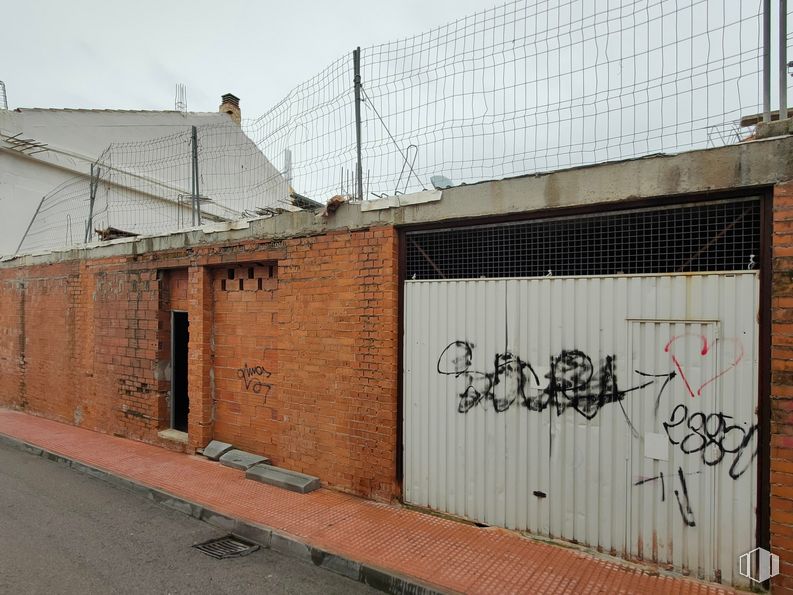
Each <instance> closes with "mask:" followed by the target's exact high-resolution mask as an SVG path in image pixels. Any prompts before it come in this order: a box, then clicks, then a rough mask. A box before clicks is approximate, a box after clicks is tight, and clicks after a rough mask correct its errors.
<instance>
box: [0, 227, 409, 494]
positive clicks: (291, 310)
mask: <svg viewBox="0 0 793 595" xmlns="http://www.w3.org/2000/svg"><path fill="white" fill-rule="evenodd" d="M396 238H397V236H396V232H395V231H394V230H393V229H392V228H379V229H370V230H363V231H354V232H350V231H339V232H332V233H328V234H325V235H318V236H312V237H306V238H294V239H288V240H284V241H283V242H277V243H273V242H255V241H248V242H245V243H244V244H240V245H236V246H222V245H216V246H203V247H200V248H194V249H192V250H191V251H190V252H189V253H188V251H186V250H185V251H181V252H174V253H169V254H157V253H152V254H144V255H138V256H136V257H134V258H133V257H130V258H116V259H105V260H89V261H84V262H77V261H74V262H70V263H64V264H57V265H49V266H41V267H30V268H16V269H5V270H0V307H1V308H2V310H0V373H1V374H0V390H2V392H1V393H0V404H3V405H5V406H12V407H18V408H22V409H24V410H26V411H29V412H31V413H35V414H39V415H44V416H47V417H51V418H53V419H58V420H61V421H65V422H67V423H73V424H78V425H82V426H84V427H88V428H91V429H95V430H99V431H103V432H108V433H113V434H117V435H121V436H125V437H129V438H133V439H137V440H144V441H147V442H154V443H160V444H165V443H164V442H162V441H161V440H160V439H159V438H158V435H157V432H158V431H159V430H162V429H165V428H167V427H168V425H169V422H170V414H169V406H168V401H167V395H168V391H169V390H170V378H169V376H168V372H167V371H168V370H169V361H168V360H169V359H170V330H169V324H170V311H171V310H186V311H187V312H188V318H189V323H190V342H189V355H188V384H189V388H188V390H189V396H190V416H189V421H188V434H189V444H190V447H192V448H196V447H200V446H203V445H205V444H206V443H207V442H208V441H209V440H211V439H212V438H213V437H215V438H218V439H221V440H226V441H229V442H232V443H233V444H235V445H236V446H239V447H241V448H244V449H247V450H250V451H253V452H258V453H262V454H265V455H267V456H269V457H270V458H271V459H272V460H273V462H274V463H275V464H277V465H282V466H284V467H287V468H290V469H294V470H297V471H302V472H305V473H310V474H313V475H317V476H319V477H320V478H321V479H322V481H323V482H324V483H325V484H326V485H330V486H333V487H336V488H338V489H342V490H345V491H350V492H354V493H357V494H360V495H364V496H368V497H373V498H377V499H383V500H388V499H391V498H393V497H394V496H395V495H398V491H397V490H398V482H397V481H396V448H397V427H398V424H397V401H398V394H397V376H398V370H397V333H398V328H397V323H398V311H397V296H398V293H397V292H398V284H397V239H396ZM230 270H233V271H234V273H233V276H234V278H233V279H230V278H229V277H230V274H229V271H230ZM240 282H242V287H241V288H240ZM249 368H250V369H253V372H249V371H248V369H249ZM265 370H266V372H265ZM246 381H247V386H246ZM257 382H260V383H261V384H260V385H258V384H256V383H257ZM265 385H268V386H265Z"/></svg>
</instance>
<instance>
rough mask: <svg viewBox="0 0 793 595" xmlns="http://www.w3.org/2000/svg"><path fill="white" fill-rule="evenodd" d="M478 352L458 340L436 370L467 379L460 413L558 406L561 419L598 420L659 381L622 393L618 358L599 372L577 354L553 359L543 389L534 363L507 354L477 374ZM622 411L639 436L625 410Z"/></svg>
mask: <svg viewBox="0 0 793 595" xmlns="http://www.w3.org/2000/svg"><path fill="white" fill-rule="evenodd" d="M473 350H474V344H473V343H471V342H470V341H453V342H452V343H450V344H449V345H447V346H446V348H445V349H444V350H443V351H442V352H441V355H440V357H439V358H438V363H437V366H436V369H437V371H438V373H439V374H444V375H450V376H454V377H457V378H462V379H463V380H464V388H463V390H462V392H460V393H459V394H458V396H459V398H460V402H459V404H458V407H457V410H458V411H459V412H460V413H467V412H468V411H470V410H471V409H472V408H473V407H475V406H477V405H479V404H481V403H484V402H488V401H489V402H491V403H492V404H493V408H494V409H495V410H496V411H497V412H499V413H500V412H503V411H506V410H507V409H509V408H510V407H511V406H512V405H513V404H514V403H515V402H518V403H519V404H520V405H522V406H524V407H526V408H528V409H529V410H531V411H544V410H545V409H547V408H549V407H553V409H554V410H555V411H556V414H557V415H561V414H562V413H564V411H566V410H567V409H569V408H572V409H574V410H575V411H577V412H578V413H579V414H580V415H582V416H584V417H585V418H587V419H593V418H594V417H595V416H596V415H597V414H598V412H599V411H600V410H601V409H602V408H603V407H605V406H606V405H608V404H611V403H618V404H619V406H620V408H622V403H621V401H622V400H623V399H624V398H625V395H626V394H627V393H629V392H632V391H635V390H639V389H641V388H644V387H646V386H649V385H650V384H652V383H653V382H655V381H654V380H650V381H648V382H646V383H644V384H641V385H639V386H635V387H633V388H629V389H625V390H621V389H620V388H619V386H618V383H617V376H616V373H615V357H614V356H613V355H609V356H606V357H605V358H604V359H603V361H602V362H601V364H600V366H599V367H597V368H596V367H595V365H594V364H593V363H592V359H591V358H590V357H589V356H588V355H587V354H586V353H584V352H583V351H580V350H577V349H573V350H565V351H562V352H561V353H560V354H559V355H557V356H552V357H551V358H550V371H549V372H548V373H547V374H546V375H545V379H546V380H547V382H546V386H545V387H544V388H542V389H540V379H539V377H538V376H537V373H536V372H535V371H534V368H533V367H532V366H531V364H530V363H529V362H526V361H524V360H522V359H521V358H520V357H518V356H516V355H515V354H513V353H511V352H509V351H506V352H504V353H497V354H495V356H494V358H493V368H492V372H491V371H488V372H484V371H480V370H472V369H471V365H472V360H473ZM532 383H533V384H532ZM622 411H623V414H624V415H625V418H626V420H627V421H628V424H629V425H630V426H631V429H632V430H633V431H634V432H635V429H634V428H633V425H632V424H631V423H630V419H629V418H628V416H627V413H626V412H625V410H624V408H623V409H622Z"/></svg>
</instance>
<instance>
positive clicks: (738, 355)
mask: <svg viewBox="0 0 793 595" xmlns="http://www.w3.org/2000/svg"><path fill="white" fill-rule="evenodd" d="M686 337H696V338H697V339H699V340H700V341H702V348H701V349H700V350H699V354H700V355H701V356H702V357H705V356H706V355H708V354H709V353H710V352H711V351H713V347H715V346H716V343H718V342H719V339H716V340H714V341H713V343H711V344H710V345H709V344H708V339H707V338H706V337H705V335H678V336H677V337H672V338H671V339H670V340H669V343H667V344H666V347H664V351H665V352H666V353H668V354H670V355H671V356H672V361H673V362H674V364H675V367H676V368H677V371H678V372H679V373H680V377H681V378H682V379H683V382H684V383H685V385H686V390H687V391H688V394H690V395H691V396H692V397H694V396H695V395H694V390H693V388H692V387H691V384H690V383H689V381H688V378H687V377H686V373H685V372H684V371H683V366H682V365H681V364H680V361H679V360H678V359H677V357H676V356H675V354H674V353H673V352H672V350H671V347H672V344H673V343H674V342H675V341H677V340H678V339H683V338H686ZM727 341H729V342H731V343H734V344H735V357H734V359H733V360H732V363H730V364H729V365H728V366H727V367H726V368H724V369H723V370H720V371H719V372H718V373H717V374H716V375H715V376H713V377H712V378H709V379H708V380H706V381H705V382H703V383H702V384H701V385H700V387H699V388H698V389H697V392H696V395H697V396H702V389H704V388H705V387H706V386H707V385H709V384H710V383H711V382H714V381H715V380H716V379H717V378H720V377H721V376H724V374H726V373H727V372H729V371H730V370H732V369H733V368H734V367H735V366H737V365H738V362H740V361H741V359H742V358H743V355H744V351H743V344H742V343H741V341H740V339H738V338H737V337H736V338H734V339H724V340H723V341H722V344H723V343H725V342H727Z"/></svg>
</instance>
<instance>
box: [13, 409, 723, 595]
mask: <svg viewBox="0 0 793 595" xmlns="http://www.w3.org/2000/svg"><path fill="white" fill-rule="evenodd" d="M0 434H5V435H6V436H10V437H13V438H16V439H18V440H22V441H24V442H27V443H29V444H33V445H35V446H38V447H40V448H43V449H45V450H48V451H51V452H54V453H57V454H59V455H62V456H63V457H65V458H68V459H72V460H75V461H78V462H80V463H83V464H85V465H88V466H92V467H96V468H99V469H101V470H104V471H106V472H109V473H110V474H112V475H117V476H120V477H124V478H126V479H128V480H132V481H134V482H136V483H138V484H142V485H145V486H148V487H152V488H157V489H160V490H163V491H166V492H168V493H170V494H172V495H173V496H176V497H177V498H183V499H185V500H189V501H191V502H194V503H197V504H200V505H202V506H206V507H208V508H211V509H213V510H215V511H217V512H220V513H222V514H224V515H226V516H229V517H233V518H236V519H241V520H243V521H246V522H250V523H255V524H257V525H263V526H265V527H269V528H271V529H273V530H275V531H277V532H279V533H282V534H287V535H290V536H292V537H293V538H295V539H296V540H298V541H301V542H303V543H306V544H308V545H311V546H314V547H318V548H321V549H323V550H325V551H327V552H331V553H334V554H337V555H340V556H342V557H344V558H347V559H349V560H354V561H357V562H361V563H363V564H368V565H371V566H374V567H378V568H380V569H382V570H384V571H386V572H389V573H394V574H397V575H402V576H405V577H410V578H413V579H416V580H418V581H420V582H423V583H425V584H428V585H430V586H433V587H434V588H437V589H439V590H442V591H458V592H465V593H681V594H682V593H713V594H715V593H732V592H733V591H731V590H729V589H724V588H722V587H719V586H717V585H709V584H705V583H700V582H697V581H694V580H690V579H686V578H673V577H669V576H658V575H655V574H652V573H647V572H644V571H642V570H641V569H640V568H638V567H635V566H631V565H627V564H622V563H620V562H618V561H611V560H609V559H604V558H601V557H596V556H593V555H589V554H586V553H582V552H579V551H576V550H572V549H568V548H562V547H558V546H553V545H548V544H544V543H538V542H535V541H532V540H529V539H525V538H523V537H520V536H519V535H516V534H514V533H510V532H508V531H503V530H499V529H481V528H477V527H475V526H471V525H466V524H463V523H458V522H454V521H451V520H446V519H441V518H438V517H435V516H431V515H427V514H422V513H419V512H415V511H411V510H405V509H401V508H398V507H395V506H388V505H384V504H378V503H375V502H369V501H366V500H361V499H359V498H356V497H354V496H349V495H345V494H340V493H338V492H334V491H331V490H325V489H322V490H318V491H316V492H312V493H310V494H305V495H301V494H295V493H293V492H289V491H286V490H282V489H279V488H275V487H271V486H267V485H263V484H260V483H256V482H253V481H250V480H246V479H245V477H244V474H243V473H242V472H241V471H235V470H233V469H230V468H228V467H223V466H221V465H220V464H218V463H214V462H211V461H208V460H206V459H204V458H202V457H197V456H188V455H184V454H178V453H174V452H170V451H167V450H164V449H161V448H157V447H155V446H149V445H147V444H142V443H139V442H134V441H131V440H125V439H122V438H115V437H113V436H107V435H104V434H99V433H96V432H91V431H88V430H83V429H80V428H76V427H73V426H68V425H65V424H61V423H57V422H53V421H48V420H45V419H41V418H37V417H33V416H30V415H26V414H23V413H18V412H13V411H6V410H2V409H0Z"/></svg>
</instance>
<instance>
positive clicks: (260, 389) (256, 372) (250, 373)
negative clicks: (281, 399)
mask: <svg viewBox="0 0 793 595" xmlns="http://www.w3.org/2000/svg"><path fill="white" fill-rule="evenodd" d="M270 375H271V373H270V371H269V370H267V369H265V368H264V367H262V366H252V367H250V366H248V363H247V362H246V363H244V364H243V365H242V367H241V368H238V369H237V377H239V378H241V379H242V382H243V384H244V385H245V390H250V391H253V392H254V393H255V394H257V395H258V394H263V395H264V400H265V402H266V401H267V395H269V394H270V389H272V387H273V386H272V384H268V383H266V382H262V380H261V379H262V378H269V377H270Z"/></svg>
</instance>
